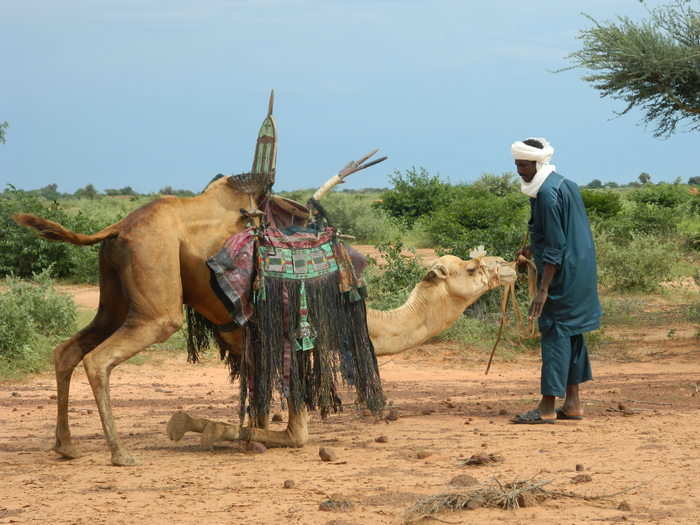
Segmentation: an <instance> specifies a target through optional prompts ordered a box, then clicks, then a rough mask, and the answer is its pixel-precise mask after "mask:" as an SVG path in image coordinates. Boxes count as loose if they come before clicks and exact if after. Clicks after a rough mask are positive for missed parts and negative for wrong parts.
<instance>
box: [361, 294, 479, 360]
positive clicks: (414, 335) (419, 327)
mask: <svg viewBox="0 0 700 525" xmlns="http://www.w3.org/2000/svg"><path fill="white" fill-rule="evenodd" d="M442 288H444V284H438V285H433V284H426V283H418V285H417V286H416V287H415V288H414V289H413V291H412V292H411V295H410V296H409V297H408V299H407V300H406V302H405V303H404V304H403V305H402V306H400V307H399V308H395V309H394V310H387V311H381V310H371V309H370V310H368V311H367V324H368V326H369V331H370V337H371V338H372V342H373V343H374V349H375V352H376V354H377V355H390V354H396V353H399V352H402V351H404V350H407V349H409V348H412V347H414V346H417V345H419V344H421V343H424V342H425V341H427V340H428V339H430V338H431V337H433V336H435V335H437V334H439V333H440V332H442V331H443V330H445V329H446V328H448V327H449V326H450V325H452V323H454V322H455V321H456V320H457V319H458V318H459V316H460V315H462V313H463V312H464V309H465V308H466V307H467V306H469V305H470V304H472V303H473V302H474V301H476V300H477V299H478V296H476V297H474V298H473V300H469V301H466V300H464V299H462V298H455V297H451V296H450V295H449V294H448V293H447V292H446V291H445V290H444V289H442Z"/></svg>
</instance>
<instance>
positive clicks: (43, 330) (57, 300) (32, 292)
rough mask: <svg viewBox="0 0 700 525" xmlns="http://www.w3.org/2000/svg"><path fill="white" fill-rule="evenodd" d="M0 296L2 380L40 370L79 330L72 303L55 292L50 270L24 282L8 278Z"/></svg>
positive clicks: (0, 364) (0, 360) (0, 371)
mask: <svg viewBox="0 0 700 525" xmlns="http://www.w3.org/2000/svg"><path fill="white" fill-rule="evenodd" d="M2 289H3V291H2V292H0V311H1V312H2V315H1V316H0V376H7V375H11V374H13V373H17V372H23V371H24V372H32V371H37V370H39V369H41V368H42V367H43V366H44V365H45V363H46V362H47V361H48V359H49V357H50V353H51V349H52V348H53V346H54V345H55V343H57V342H58V340H59V339H60V338H62V337H65V336H67V335H69V334H72V333H73V332H74V331H75V329H76V318H77V312H76V308H75V304H74V303H73V300H72V299H71V298H70V297H69V296H67V295H64V294H61V293H58V292H56V291H55V289H54V288H53V282H52V280H51V279H50V277H49V272H48V270H47V271H45V272H42V273H41V274H37V275H35V280H34V281H32V282H30V281H23V280H20V279H17V278H15V277H8V278H6V279H5V280H4V281H3V282H2Z"/></svg>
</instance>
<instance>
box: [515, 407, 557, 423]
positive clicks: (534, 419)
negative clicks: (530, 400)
mask: <svg viewBox="0 0 700 525" xmlns="http://www.w3.org/2000/svg"><path fill="white" fill-rule="evenodd" d="M510 421H511V423H515V424H518V425H541V424H543V423H554V422H555V421H556V419H555V417H551V416H545V417H543V414H542V412H540V409H539V408H536V409H534V410H530V411H528V412H524V413H522V414H518V415H517V416H515V417H514V418H513V419H511V420H510Z"/></svg>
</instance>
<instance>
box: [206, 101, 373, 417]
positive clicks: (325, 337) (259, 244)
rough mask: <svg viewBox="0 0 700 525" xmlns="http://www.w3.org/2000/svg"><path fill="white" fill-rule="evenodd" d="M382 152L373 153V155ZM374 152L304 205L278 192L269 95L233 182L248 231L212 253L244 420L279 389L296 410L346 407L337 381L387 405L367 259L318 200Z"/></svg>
mask: <svg viewBox="0 0 700 525" xmlns="http://www.w3.org/2000/svg"><path fill="white" fill-rule="evenodd" d="M375 152H376V151H375ZM375 152H371V153H370V154H369V155H367V156H365V157H363V158H362V159H360V160H359V161H355V162H351V163H350V164H348V165H347V166H346V167H345V168H344V169H343V170H341V172H340V173H338V174H337V175H336V176H334V177H333V178H332V179H331V180H330V181H329V182H328V183H326V184H325V185H324V186H323V187H322V188H320V189H319V190H318V191H317V192H316V193H315V194H314V196H313V198H312V199H311V200H310V201H309V204H308V205H307V206H304V205H302V204H300V203H297V202H295V201H291V200H289V199H285V198H283V197H280V196H275V195H273V194H272V191H271V190H272V186H273V184H274V181H275V161H276V154H277V151H276V127H275V122H274V119H273V117H272V97H271V98H270V105H269V110H268V115H267V117H266V118H265V120H264V122H263V124H262V126H261V129H260V133H259V136H258V140H257V146H256V151H255V159H254V161H253V169H252V171H251V172H250V173H244V174H240V175H234V176H231V177H229V184H232V185H233V186H234V187H235V188H236V189H237V190H239V191H243V192H245V193H247V194H248V195H249V196H250V206H249V208H248V209H242V210H241V213H242V214H243V216H244V217H245V218H246V221H247V228H246V229H245V230H243V231H242V232H240V233H237V234H235V235H233V236H232V237H230V238H229V239H228V240H227V241H226V243H225V244H224V246H223V248H221V250H220V251H219V252H218V253H216V254H215V255H213V256H212V257H210V258H209V260H208V261H207V264H208V266H209V269H210V271H211V276H212V279H211V283H212V286H213V287H214V289H215V291H216V293H217V296H218V297H219V299H220V300H221V301H222V302H223V303H224V305H226V307H227V308H228V310H229V312H230V313H231V315H232V317H233V319H234V320H235V323H234V326H232V327H231V328H234V327H236V328H237V327H242V329H243V334H244V345H243V352H242V355H241V356H240V361H239V362H238V363H236V365H237V366H236V367H235V370H234V373H235V374H237V375H239V376H240V385H241V420H242V419H243V416H244V415H245V413H246V412H248V413H249V414H250V416H251V418H254V419H257V418H260V417H261V416H262V417H265V416H266V415H267V414H268V413H269V409H270V403H271V400H272V395H273V392H274V391H275V390H277V391H278V392H279V393H281V394H282V395H283V396H285V397H286V398H287V399H288V400H289V401H291V402H292V403H294V404H295V405H296V406H301V405H302V404H305V405H306V406H307V407H308V408H311V409H320V411H321V413H322V414H325V413H327V412H328V411H330V410H337V409H338V408H339V407H340V398H339V396H338V386H339V385H338V382H339V381H342V382H344V383H346V384H350V385H353V386H354V387H355V389H356V392H357V398H358V401H360V402H362V403H364V404H366V405H367V407H368V408H369V409H370V410H372V411H379V410H381V409H382V407H383V406H384V396H383V393H382V388H381V382H380V378H379V370H378V367H377V361H376V357H375V354H374V349H373V347H372V342H371V341H370V338H369V335H368V331H367V320H366V309H365V308H366V307H365V300H364V299H365V285H364V283H363V281H362V278H361V272H362V269H363V268H364V266H365V264H366V261H365V260H364V258H363V257H362V256H361V255H360V254H359V253H357V252H354V251H353V250H351V249H350V248H349V247H348V246H346V245H345V244H344V243H343V242H342V240H341V238H340V237H341V236H340V234H339V232H338V231H337V230H336V229H335V228H334V227H333V226H332V225H331V224H330V222H329V221H328V219H327V217H326V215H325V212H324V211H323V209H322V208H321V206H320V205H319V204H318V200H319V199H320V198H321V197H322V195H323V194H324V193H326V192H328V191H329V190H330V189H331V188H332V187H333V186H334V185H335V184H338V183H339V182H342V180H343V179H344V178H345V177H346V176H347V175H349V174H350V173H353V172H355V171H358V170H359V169H363V168H366V167H368V166H370V165H373V164H376V163H377V162H381V161H382V160H384V159H385V158H386V157H384V158H381V159H377V160H375V161H370V162H367V161H368V159H369V157H371V156H372V155H373V154H374V153H375Z"/></svg>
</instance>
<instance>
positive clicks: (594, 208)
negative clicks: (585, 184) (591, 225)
mask: <svg viewBox="0 0 700 525" xmlns="http://www.w3.org/2000/svg"><path fill="white" fill-rule="evenodd" d="M581 198H582V199H583V203H584V204H585V206H586V211H587V212H588V216H589V217H590V218H591V219H592V220H594V219H596V218H600V219H609V218H611V217H615V216H616V215H617V214H618V213H620V211H621V210H622V199H621V198H620V194H619V193H617V192H614V191H600V190H599V191H593V190H581Z"/></svg>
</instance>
